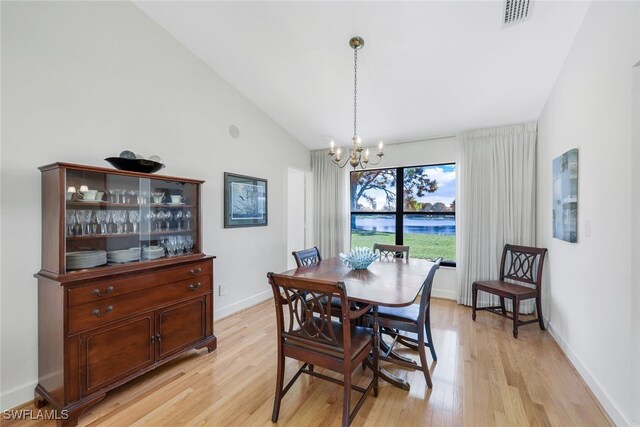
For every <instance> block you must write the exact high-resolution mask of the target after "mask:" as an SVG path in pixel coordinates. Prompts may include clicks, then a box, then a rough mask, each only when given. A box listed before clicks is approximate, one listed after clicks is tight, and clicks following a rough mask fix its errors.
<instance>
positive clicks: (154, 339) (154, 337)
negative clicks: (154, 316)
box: [151, 335, 156, 344]
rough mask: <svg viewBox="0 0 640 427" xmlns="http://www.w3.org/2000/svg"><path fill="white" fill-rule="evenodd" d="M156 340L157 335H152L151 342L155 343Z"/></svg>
mask: <svg viewBox="0 0 640 427" xmlns="http://www.w3.org/2000/svg"><path fill="white" fill-rule="evenodd" d="M155 342H156V336H155V335H151V344H154V343H155Z"/></svg>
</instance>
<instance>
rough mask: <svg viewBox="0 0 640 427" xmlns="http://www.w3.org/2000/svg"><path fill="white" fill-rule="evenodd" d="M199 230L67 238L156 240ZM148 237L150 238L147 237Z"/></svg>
mask: <svg viewBox="0 0 640 427" xmlns="http://www.w3.org/2000/svg"><path fill="white" fill-rule="evenodd" d="M196 231H197V230H193V229H192V230H162V231H152V232H150V233H148V232H144V231H143V232H136V233H131V232H129V233H108V234H89V235H86V236H67V240H92V239H111V238H125V237H136V238H140V240H154V239H153V238H154V237H158V236H170V235H172V234H193V233H196ZM147 237H148V239H147Z"/></svg>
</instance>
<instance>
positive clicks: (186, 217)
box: [184, 211, 193, 230]
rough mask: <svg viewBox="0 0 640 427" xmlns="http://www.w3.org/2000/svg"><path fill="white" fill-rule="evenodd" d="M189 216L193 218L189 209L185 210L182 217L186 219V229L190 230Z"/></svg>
mask: <svg viewBox="0 0 640 427" xmlns="http://www.w3.org/2000/svg"><path fill="white" fill-rule="evenodd" d="M191 218H193V216H192V215H191V211H186V212H185V213H184V219H185V220H186V221H187V230H191Z"/></svg>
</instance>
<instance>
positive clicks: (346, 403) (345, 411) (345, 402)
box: [342, 373, 351, 427]
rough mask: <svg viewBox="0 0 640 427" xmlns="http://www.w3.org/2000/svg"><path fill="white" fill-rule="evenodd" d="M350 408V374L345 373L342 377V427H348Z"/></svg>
mask: <svg viewBox="0 0 640 427" xmlns="http://www.w3.org/2000/svg"><path fill="white" fill-rule="evenodd" d="M350 406H351V373H345V375H344V396H343V397H342V427H348V426H349V424H351V423H350V420H349V413H350V412H351V411H350V410H349V407H350Z"/></svg>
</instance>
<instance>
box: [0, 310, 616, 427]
mask: <svg viewBox="0 0 640 427" xmlns="http://www.w3.org/2000/svg"><path fill="white" fill-rule="evenodd" d="M432 304H433V307H432V314H431V316H432V323H433V325H432V330H433V335H434V340H435V344H436V350H437V352H438V362H437V363H433V364H432V365H431V369H432V372H433V374H432V375H433V383H434V386H433V389H432V390H427V389H426V386H425V381H424V377H423V376H422V373H421V372H416V371H405V370H402V369H395V368H394V367H393V365H387V366H388V368H389V370H391V371H393V372H395V373H397V374H399V375H401V376H402V377H404V378H405V379H407V380H408V381H409V382H410V383H411V391H410V392H406V391H403V390H400V389H398V388H395V387H393V386H391V385H390V384H388V383H385V382H381V383H380V384H381V387H380V395H379V396H378V398H374V397H373V396H369V398H367V400H366V401H365V404H364V406H363V407H362V409H361V410H360V413H359V414H358V416H357V417H356V419H355V420H354V422H353V424H352V425H354V426H363V425H366V426H461V425H464V426H493V425H498V426H526V425H531V426H542V425H555V426H570V425H575V426H609V425H611V423H610V421H609V419H608V418H607V417H606V415H605V414H604V413H603V412H602V410H601V409H600V408H599V406H598V404H597V402H596V401H595V399H594V397H593V396H592V395H591V393H590V391H589V390H588V388H587V387H586V385H585V384H584V383H583V381H582V380H581V378H580V377H579V376H578V374H577V373H576V372H575V371H574V369H573V368H572V367H571V365H570V364H569V362H568V361H567V360H566V358H565V357H564V355H563V354H562V352H561V351H560V349H559V348H558V347H557V345H556V344H555V342H554V341H553V339H552V338H551V336H550V335H549V334H548V333H547V332H542V331H540V330H539V329H538V327H537V325H530V326H526V327H522V328H521V329H520V338H519V339H517V340H515V339H513V338H512V336H511V328H510V325H509V324H508V321H507V320H506V319H503V318H500V317H498V316H495V315H492V314H490V313H486V312H479V313H478V320H477V322H475V323H474V322H472V321H471V311H470V309H469V308H467V307H463V306H460V305H457V304H456V303H454V302H451V301H445V300H437V299H434V300H432ZM255 319H260V321H257V322H256V320H255ZM215 330H216V335H217V337H218V350H216V351H215V352H214V353H212V354H207V353H206V350H204V351H198V352H195V351H194V352H191V353H189V354H187V355H185V356H184V357H182V358H180V359H178V360H177V361H174V362H172V363H169V364H168V365H166V366H164V367H161V368H159V369H158V370H156V371H154V372H150V373H149V374H147V375H145V376H143V377H141V378H139V379H137V380H135V381H133V382H131V383H129V384H127V385H125V386H123V387H121V388H119V389H117V390H114V391H113V392H111V393H110V394H108V395H107V398H106V399H105V400H103V401H102V402H101V403H100V404H98V405H96V406H94V407H93V408H91V409H90V410H89V411H87V413H86V414H85V415H84V416H82V417H81V418H80V424H79V425H81V426H98V425H100V426H118V427H120V426H127V425H150V426H165V425H166V426H175V425H188V426H201V425H209V426H239V425H242V426H271V425H273V424H272V423H271V409H272V405H273V394H274V388H275V371H276V341H275V312H274V308H273V303H271V302H266V303H263V304H260V305H258V306H256V307H253V308H250V309H248V310H245V311H243V312H241V313H238V314H235V315H233V316H230V317H228V318H225V319H223V320H221V321H218V322H216V324H215ZM403 354H405V355H407V354H411V353H410V352H406V353H403ZM427 354H428V352H427ZM428 357H430V356H428ZM429 360H431V359H429ZM287 366H288V377H291V373H292V372H293V371H294V370H295V368H296V367H297V366H298V364H297V362H295V361H291V360H288V361H287ZM356 372H357V373H356V374H354V378H359V379H360V383H364V382H365V380H366V379H368V378H369V377H368V376H367V375H369V373H365V374H363V373H362V371H361V370H360V369H358V370H357V371H356ZM357 396H358V394H356V393H354V398H356V397H357ZM341 406H342V388H341V387H340V386H337V385H334V384H331V383H328V382H326V381H323V380H320V379H316V378H311V377H308V376H303V377H301V378H300V379H298V382H297V383H296V384H295V385H294V386H293V388H292V389H291V390H290V391H289V393H288V394H287V395H286V396H285V398H284V400H283V404H282V407H281V410H280V419H279V422H278V425H283V426H307V425H309V426H339V425H340V422H341ZM9 424H13V425H53V423H52V422H34V421H32V422H29V423H24V422H22V423H20V424H18V423H15V424H14V423H13V422H12V423H6V422H5V423H3V425H9Z"/></svg>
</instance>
